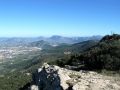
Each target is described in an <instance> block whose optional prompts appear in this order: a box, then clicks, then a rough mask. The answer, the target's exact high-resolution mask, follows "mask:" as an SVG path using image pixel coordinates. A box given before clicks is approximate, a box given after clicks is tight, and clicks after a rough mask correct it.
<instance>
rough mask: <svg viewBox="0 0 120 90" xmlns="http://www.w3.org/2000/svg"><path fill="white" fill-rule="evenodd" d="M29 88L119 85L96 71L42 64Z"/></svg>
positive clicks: (105, 89)
mask: <svg viewBox="0 0 120 90" xmlns="http://www.w3.org/2000/svg"><path fill="white" fill-rule="evenodd" d="M31 90H120V85H119V84H118V83H115V82H113V81H112V80H111V79H106V78H105V76H103V75H100V74H98V73H96V72H91V71H82V70H81V71H79V72H77V71H72V70H68V69H64V68H60V67H58V66H54V65H48V64H44V65H43V67H42V68H39V69H38V71H36V72H35V73H34V74H33V85H31Z"/></svg>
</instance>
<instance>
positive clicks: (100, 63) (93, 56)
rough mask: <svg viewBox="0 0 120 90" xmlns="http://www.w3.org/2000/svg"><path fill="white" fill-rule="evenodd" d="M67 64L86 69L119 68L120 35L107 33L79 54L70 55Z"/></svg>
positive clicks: (115, 69)
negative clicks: (95, 43)
mask: <svg viewBox="0 0 120 90" xmlns="http://www.w3.org/2000/svg"><path fill="white" fill-rule="evenodd" d="M61 62H62V61H61ZM65 64H68V65H73V66H80V65H82V66H83V67H81V68H82V69H87V70H101V69H106V70H114V71H117V70H120V35H117V34H113V35H107V36H105V37H103V39H101V41H100V42H99V43H98V44H97V45H95V46H94V47H91V48H90V49H89V50H87V51H86V52H84V53H82V54H80V55H74V56H72V57H71V58H70V59H69V60H68V61H67V63H64V65H65Z"/></svg>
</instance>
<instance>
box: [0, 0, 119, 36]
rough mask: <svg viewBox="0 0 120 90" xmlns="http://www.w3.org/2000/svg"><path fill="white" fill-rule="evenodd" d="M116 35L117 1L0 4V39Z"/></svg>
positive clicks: (8, 0) (5, 0)
mask: <svg viewBox="0 0 120 90" xmlns="http://www.w3.org/2000/svg"><path fill="white" fill-rule="evenodd" d="M111 33H117V34H120V0H0V37H36V36H51V35H61V36H92V35H106V34H111Z"/></svg>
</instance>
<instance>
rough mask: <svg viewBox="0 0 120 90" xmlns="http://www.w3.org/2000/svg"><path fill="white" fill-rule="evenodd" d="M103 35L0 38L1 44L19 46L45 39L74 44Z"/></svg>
mask: <svg viewBox="0 0 120 90" xmlns="http://www.w3.org/2000/svg"><path fill="white" fill-rule="evenodd" d="M101 38H102V36H91V37H63V36H58V35H54V36H51V37H33V38H32V37H31V38H21V37H13V38H0V46H19V45H26V44H29V43H32V42H36V41H41V40H44V41H46V42H48V43H50V44H53V45H57V44H61V43H66V44H74V43H78V42H83V41H87V40H100V39H101Z"/></svg>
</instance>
